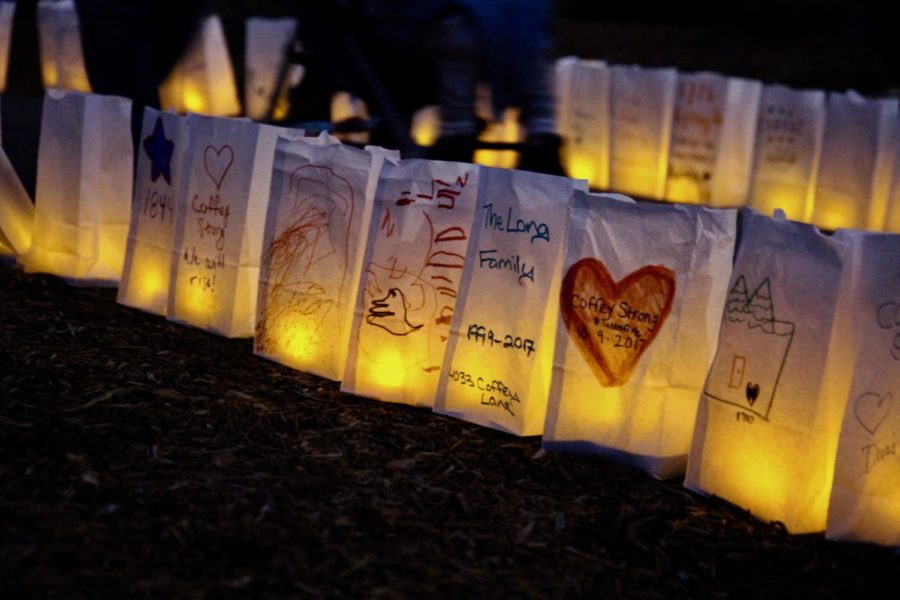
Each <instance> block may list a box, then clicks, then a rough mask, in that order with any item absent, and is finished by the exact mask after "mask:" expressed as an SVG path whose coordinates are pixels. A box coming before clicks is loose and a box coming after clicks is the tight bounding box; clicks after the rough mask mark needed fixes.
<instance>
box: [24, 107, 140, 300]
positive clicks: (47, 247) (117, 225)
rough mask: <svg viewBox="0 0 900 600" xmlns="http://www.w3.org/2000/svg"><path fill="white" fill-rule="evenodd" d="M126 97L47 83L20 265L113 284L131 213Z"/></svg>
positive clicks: (119, 268)
mask: <svg viewBox="0 0 900 600" xmlns="http://www.w3.org/2000/svg"><path fill="white" fill-rule="evenodd" d="M133 157H134V149H133V146H132V140H131V100H128V99H126V98H118V97H115V96H100V95H96V94H83V93H80V92H64V91H61V90H48V91H47V93H46V94H45V96H44V111H43V115H42V118H41V136H40V146H39V148H38V168H37V190H36V193H35V196H36V198H35V215H34V230H33V236H32V244H31V248H30V250H29V253H28V255H27V256H26V258H25V270H26V271H28V272H29V273H34V272H43V273H51V274H53V275H59V276H61V277H65V278H67V279H69V281H70V282H81V283H87V284H95V285H112V286H114V285H116V284H117V283H118V281H119V279H120V277H121V275H122V264H123V262H124V260H125V245H126V239H127V236H128V226H129V222H130V218H131V186H132V171H133V169H134V166H133Z"/></svg>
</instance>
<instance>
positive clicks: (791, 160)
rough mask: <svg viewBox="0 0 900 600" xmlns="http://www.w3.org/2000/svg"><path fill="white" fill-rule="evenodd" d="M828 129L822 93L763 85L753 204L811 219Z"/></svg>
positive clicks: (761, 209) (768, 212)
mask: <svg viewBox="0 0 900 600" xmlns="http://www.w3.org/2000/svg"><path fill="white" fill-rule="evenodd" d="M824 128H825V93H824V92H821V91H812V90H805V91H800V90H793V89H790V88H787V87H784V86H765V87H764V88H763V92H762V98H761V100H760V107H759V121H758V124H757V128H756V150H755V152H754V159H753V175H752V177H751V184H750V200H749V202H748V205H749V206H751V207H753V208H755V209H756V210H758V211H759V212H761V213H763V214H766V215H771V214H773V213H774V211H775V209H778V208H780V209H781V210H783V211H784V212H785V214H786V215H787V217H788V218H789V219H793V220H795V221H809V219H810V217H811V216H812V207H813V196H814V190H815V183H816V179H815V178H816V166H817V165H818V161H819V154H820V152H821V149H822V134H823V131H824Z"/></svg>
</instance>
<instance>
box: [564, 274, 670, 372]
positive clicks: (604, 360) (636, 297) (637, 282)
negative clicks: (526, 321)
mask: <svg viewBox="0 0 900 600" xmlns="http://www.w3.org/2000/svg"><path fill="white" fill-rule="evenodd" d="M674 298H675V273H673V272H672V271H671V270H669V269H667V268H666V267H663V266H660V265H651V266H646V267H642V268H640V269H638V270H637V271H634V272H633V273H631V274H629V275H627V276H626V277H625V278H624V279H622V280H621V281H619V282H618V283H616V282H615V281H613V278H612V276H610V274H609V271H608V270H607V269H606V265H604V264H603V263H602V262H601V261H599V260H597V259H596V258H583V259H581V260H579V261H578V262H576V263H575V264H574V265H572V266H571V267H570V268H569V270H568V272H567V273H566V276H565V277H564V278H563V282H562V288H561V290H560V296H559V301H560V310H561V311H562V317H563V322H564V323H565V325H566V330H567V331H568V332H569V336H571V338H572V339H573V340H574V341H575V345H576V346H577V347H578V350H579V351H581V355H582V356H583V357H584V360H585V361H586V362H587V363H588V365H590V367H591V370H592V371H593V372H594V374H595V375H596V376H597V379H598V380H599V381H600V385H602V386H604V387H617V386H620V385H622V384H624V383H626V382H627V381H628V379H629V377H630V376H631V373H632V371H633V370H634V368H635V366H636V365H637V363H638V361H639V360H640V358H641V356H642V355H643V354H644V352H646V351H647V348H648V347H650V344H651V343H652V342H653V340H654V339H656V336H657V335H658V334H659V331H660V329H662V326H663V324H664V323H665V321H666V317H668V316H669V311H671V310H672V301H673V300H674Z"/></svg>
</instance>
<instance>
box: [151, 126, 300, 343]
mask: <svg viewBox="0 0 900 600" xmlns="http://www.w3.org/2000/svg"><path fill="white" fill-rule="evenodd" d="M188 127H189V128H190V143H189V146H188V155H187V159H186V160H187V165H188V167H187V169H186V171H185V173H184V175H183V176H184V177H185V178H186V182H185V185H184V189H185V195H184V200H183V201H178V202H176V212H175V247H174V248H175V252H174V254H173V256H172V271H171V279H170V284H169V302H168V307H169V314H168V318H169V319H171V320H173V321H177V322H180V323H185V324H188V325H193V326H194V327H199V328H201V329H206V330H208V331H212V332H214V333H218V334H219V335H223V336H226V337H250V336H252V335H253V328H254V323H255V320H256V299H257V286H258V282H259V265H260V254H261V252H262V236H263V228H264V225H265V218H266V206H267V203H268V195H269V183H270V182H271V177H272V162H273V160H274V155H275V142H276V140H277V138H278V136H279V134H284V133H286V130H284V129H282V128H279V127H270V126H267V125H257V124H255V123H252V122H250V121H243V120H237V119H222V118H216V117H203V116H199V115H189V116H188ZM294 134H295V135H299V134H300V132H294Z"/></svg>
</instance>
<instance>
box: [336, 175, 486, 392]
mask: <svg viewBox="0 0 900 600" xmlns="http://www.w3.org/2000/svg"><path fill="white" fill-rule="evenodd" d="M478 169H479V167H478V166H476V165H472V164H464V163H451V162H440V161H426V160H403V161H399V162H397V163H394V162H391V161H385V164H384V167H383V168H382V171H381V177H380V179H379V182H378V191H377V192H376V194H375V208H374V210H373V214H372V222H371V227H370V228H369V236H368V242H367V246H366V253H365V259H364V260H363V275H362V278H361V281H360V290H359V294H358V295H357V300H356V303H355V307H354V317H353V328H352V330H351V333H350V352H349V354H348V357H347V366H346V370H345V371H344V379H343V382H342V384H341V390H342V391H345V392H349V393H352V394H358V395H360V396H366V397H370V398H376V399H378V400H385V401H389V402H401V403H405V404H413V405H419V406H428V407H431V406H433V405H434V398H435V393H436V392H437V386H438V380H439V376H440V370H441V365H442V364H443V359H444V352H445V349H446V344H447V337H448V336H449V334H450V324H451V322H452V320H453V312H454V310H455V307H456V300H457V296H458V292H459V283H460V276H461V275H462V271H463V267H464V266H465V264H466V261H467V260H468V258H467V252H468V247H469V238H470V235H471V231H472V227H473V221H474V218H475V204H476V199H477V196H478V173H479V171H478Z"/></svg>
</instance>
